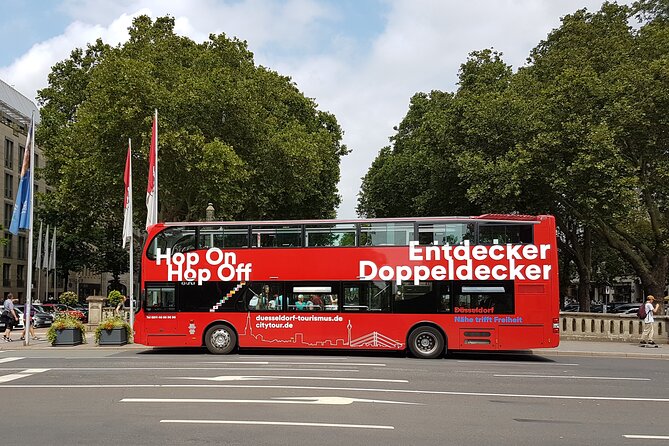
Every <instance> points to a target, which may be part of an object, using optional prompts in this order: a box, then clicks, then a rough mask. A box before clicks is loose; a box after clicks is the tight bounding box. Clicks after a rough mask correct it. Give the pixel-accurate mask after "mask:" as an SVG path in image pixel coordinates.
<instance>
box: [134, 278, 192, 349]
mask: <svg viewBox="0 0 669 446" xmlns="http://www.w3.org/2000/svg"><path fill="white" fill-rule="evenodd" d="M175 294H176V293H175V286H174V284H170V283H162V284H160V283H157V284H156V283H154V284H147V285H146V302H145V306H144V310H145V312H146V324H145V325H146V334H147V336H148V338H149V341H150V344H149V345H160V344H161V343H160V341H159V339H157V338H166V339H165V342H166V343H169V342H173V341H174V338H173V337H174V336H177V335H180V333H178V332H177V313H176V298H175ZM181 335H183V336H185V333H182V334H181ZM156 341H157V342H158V344H155V343H153V342H156Z"/></svg>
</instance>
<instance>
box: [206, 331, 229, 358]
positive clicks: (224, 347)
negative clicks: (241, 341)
mask: <svg viewBox="0 0 669 446" xmlns="http://www.w3.org/2000/svg"><path fill="white" fill-rule="evenodd" d="M204 343H205V345H206V346H207V350H209V352H210V353H213V354H215V355H225V354H228V353H230V352H231V351H232V350H233V349H234V348H235V346H236V345H237V335H236V334H235V332H234V331H233V330H232V328H230V327H228V326H227V325H214V326H213V327H211V328H210V329H209V330H207V333H206V334H205V335H204Z"/></svg>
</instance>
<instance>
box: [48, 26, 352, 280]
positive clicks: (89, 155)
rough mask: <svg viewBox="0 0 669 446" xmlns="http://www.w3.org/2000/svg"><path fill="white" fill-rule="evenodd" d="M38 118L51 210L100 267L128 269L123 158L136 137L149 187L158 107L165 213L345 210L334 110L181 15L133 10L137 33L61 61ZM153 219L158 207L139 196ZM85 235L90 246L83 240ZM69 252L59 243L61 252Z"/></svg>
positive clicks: (285, 214) (320, 214) (139, 182)
mask: <svg viewBox="0 0 669 446" xmlns="http://www.w3.org/2000/svg"><path fill="white" fill-rule="evenodd" d="M38 98H39V101H40V104H41V105H42V111H41V115H42V125H41V126H40V128H39V131H38V137H39V139H40V141H41V146H42V148H43V149H44V151H45V155H46V158H47V159H48V164H47V167H46V169H45V170H44V175H45V176H46V179H47V181H48V182H49V183H50V184H51V185H53V186H54V191H53V192H51V193H48V194H44V196H43V202H44V204H43V206H42V208H41V212H42V213H43V214H44V215H45V216H46V221H50V222H52V224H55V223H58V224H59V227H61V228H62V229H63V232H64V233H67V234H70V236H71V237H72V238H74V239H76V240H77V241H78V242H79V243H78V244H76V245H77V246H78V247H79V250H78V252H76V253H75V252H71V253H63V256H65V258H68V257H71V258H75V257H77V258H82V257H81V256H83V263H84V264H86V265H89V266H92V267H94V268H95V269H97V270H98V271H110V272H112V273H113V274H115V275H116V274H120V273H122V272H124V271H125V270H126V269H127V265H126V264H127V260H126V257H125V254H124V252H123V250H122V249H121V248H120V237H121V223H122V218H123V217H122V212H123V206H122V198H121V197H123V178H122V177H123V175H122V172H123V168H124V163H125V154H126V149H127V141H128V138H131V139H132V143H133V175H134V178H133V188H134V190H133V195H134V197H140V198H141V200H142V201H143V197H144V185H145V184H146V175H147V171H148V157H147V153H148V148H149V140H150V132H151V119H152V116H153V110H154V109H157V110H158V113H159V170H160V175H159V179H160V184H159V194H160V196H159V198H160V210H159V219H160V220H164V221H178V220H198V219H201V218H203V217H204V212H205V209H206V206H207V204H208V203H209V202H211V203H213V205H214V206H215V208H216V210H217V214H218V215H219V217H221V218H223V219H240V220H242V219H243V220H253V219H284V218H327V217H334V215H335V211H336V207H337V206H338V204H339V202H340V197H339V196H338V195H337V189H336V187H337V182H338V181H339V161H340V159H341V157H342V156H344V155H345V154H346V153H347V152H348V151H347V149H346V147H345V146H343V145H342V144H341V136H342V134H341V129H340V127H339V125H338V124H337V121H336V119H335V118H334V116H332V115H331V114H329V113H327V112H322V111H319V110H318V109H317V105H316V103H315V102H314V101H313V100H312V99H309V98H306V97H304V95H303V94H302V93H300V92H299V90H298V89H297V87H296V86H295V84H294V83H293V82H291V80H290V79H289V78H288V77H285V76H281V75H279V74H278V73H276V72H274V71H271V70H269V69H267V68H264V67H258V66H255V64H254V62H253V54H252V53H251V52H249V51H248V49H247V47H246V43H245V42H241V41H239V40H237V39H230V38H228V37H226V36H225V35H223V34H221V35H211V36H210V38H209V40H208V41H206V42H204V43H201V44H198V43H195V42H193V41H192V40H190V39H188V38H185V37H181V36H177V35H176V34H174V19H173V18H170V17H162V18H158V19H156V21H155V22H153V21H151V19H150V18H149V17H147V16H140V17H137V18H136V19H134V21H133V25H132V26H131V28H130V38H129V40H128V41H127V42H126V43H124V44H122V45H119V46H117V47H110V46H109V45H106V44H104V43H103V42H102V41H101V40H98V41H97V42H96V43H95V44H91V45H89V46H88V47H87V48H86V49H85V50H82V49H76V50H74V51H73V52H72V54H71V55H70V58H69V59H67V60H65V61H62V62H59V63H58V64H56V65H54V67H53V68H52V72H51V74H50V75H49V85H48V87H47V88H45V89H43V90H41V91H40V92H39V96H38ZM134 210H135V215H134V222H135V224H136V225H137V226H138V227H143V222H144V221H145V216H146V211H145V208H144V207H143V206H137V205H136V206H134ZM82 246H83V247H85V249H84V250H83V251H85V252H81V251H82V250H81V248H80V247H82ZM60 255H61V253H60V251H59V256H60Z"/></svg>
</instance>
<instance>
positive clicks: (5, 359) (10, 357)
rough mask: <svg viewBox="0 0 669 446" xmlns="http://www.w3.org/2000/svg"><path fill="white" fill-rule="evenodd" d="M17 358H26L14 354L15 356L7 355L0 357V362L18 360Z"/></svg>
mask: <svg viewBox="0 0 669 446" xmlns="http://www.w3.org/2000/svg"><path fill="white" fill-rule="evenodd" d="M19 359H26V358H25V357H18V356H16V357H14V356H8V357H7V358H2V359H0V363H3V362H12V361H18V360H19Z"/></svg>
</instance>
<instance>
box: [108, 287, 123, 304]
mask: <svg viewBox="0 0 669 446" xmlns="http://www.w3.org/2000/svg"><path fill="white" fill-rule="evenodd" d="M121 299H123V294H121V292H120V291H118V290H112V291H110V292H109V294H108V295H107V305H108V306H110V307H115V306H116V305H118V303H119V302H121Z"/></svg>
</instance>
